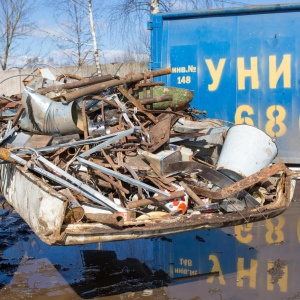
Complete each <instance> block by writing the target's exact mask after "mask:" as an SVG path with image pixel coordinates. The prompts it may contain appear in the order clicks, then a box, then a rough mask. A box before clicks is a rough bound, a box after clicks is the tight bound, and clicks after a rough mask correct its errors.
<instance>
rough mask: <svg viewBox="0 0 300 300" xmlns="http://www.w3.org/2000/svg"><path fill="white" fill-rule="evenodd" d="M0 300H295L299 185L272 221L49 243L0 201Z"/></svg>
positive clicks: (299, 267) (299, 289) (299, 272)
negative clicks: (88, 242) (98, 240)
mask: <svg viewBox="0 0 300 300" xmlns="http://www.w3.org/2000/svg"><path fill="white" fill-rule="evenodd" d="M0 205H1V207H0V219H1V220H0V236H1V243H0V299H64V300H66V299H98V298H102V299H107V300H108V299H140V298H147V299H193V300H196V299H212V300H214V299H217V300H220V299H230V300H237V299H280V300H282V299H290V300H292V299H300V285H299V277H300V262H299V257H300V256H299V253H300V251H299V250H300V188H299V183H298V186H297V189H296V193H295V196H294V199H293V202H292V203H291V205H290V207H289V208H288V209H287V211H286V212H285V213H284V214H282V215H280V216H278V217H277V218H275V219H271V220H267V221H263V222H259V223H255V224H248V225H247V226H236V227H230V228H224V229H214V230H202V231H192V232H188V233H185V234H177V235H170V236H165V237H162V238H155V239H142V240H135V241H124V242H115V243H103V244H91V245H82V246H68V247H61V246H47V245H46V244H44V243H43V242H41V241H40V240H39V238H38V237H37V236H36V235H35V234H34V233H32V231H31V230H30V228H29V227H28V226H27V225H26V223H24V222H23V220H22V219H21V218H20V217H19V215H18V214H17V213H15V212H14V211H13V210H12V208H11V207H9V206H8V205H7V203H6V202H5V200H4V199H1V200H0Z"/></svg>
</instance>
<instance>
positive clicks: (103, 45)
mask: <svg viewBox="0 0 300 300" xmlns="http://www.w3.org/2000/svg"><path fill="white" fill-rule="evenodd" d="M70 1H71V0H70ZM106 1H109V2H110V3H118V0H102V1H101V0H93V7H94V9H96V8H97V6H98V5H101V3H105V2H106ZM149 1H150V0H149ZM227 1H228V2H234V3H245V4H247V5H268V4H286V3H291V2H296V1H291V0H224V2H227ZM41 2H42V0H38V1H37V4H38V6H37V9H36V10H33V11H32V15H31V20H32V21H34V22H35V23H36V24H37V26H39V27H42V28H44V29H45V30H47V31H48V32H52V31H53V32H54V31H55V29H56V26H57V25H56V23H55V20H54V17H53V14H52V13H50V11H49V10H48V9H47V8H46V7H45V6H44V5H40V3H41ZM299 3H300V1H299ZM234 6H235V5H234ZM101 17H103V19H101ZM98 18H99V19H96V20H95V22H98V24H100V26H99V27H98V31H100V33H99V32H98V44H99V45H98V46H99V49H100V50H101V51H100V58H101V62H102V63H110V62H115V61H117V60H118V59H119V58H120V57H122V55H123V53H124V52H126V49H125V48H126V45H125V46H124V45H122V44H121V43H119V42H118V38H117V39H114V40H113V39H111V38H110V34H109V32H108V30H107V28H106V21H105V13H104V12H103V13H102V12H101V14H100V15H99V16H98ZM147 21H148V20H145V28H146V26H147ZM99 28H100V30H99ZM101 30H102V31H101ZM120 34H121V33H120ZM119 39H121V35H120V37H119ZM116 41H117V42H116ZM91 44H92V43H91ZM19 45H21V46H23V47H19V48H20V53H18V54H17V55H16V57H17V60H16V61H14V65H19V66H24V65H25V64H26V62H27V59H28V57H30V56H32V55H35V56H38V57H40V58H41V59H42V60H43V59H44V60H45V61H48V60H49V58H54V59H55V60H56V61H55V62H53V63H59V62H62V61H63V59H64V54H63V53H62V51H60V50H59V49H57V47H56V46H55V45H54V44H53V43H51V42H49V40H46V39H44V38H43V34H34V35H33V36H32V37H30V38H29V39H27V40H23V41H22V44H19ZM26 47H27V48H28V49H29V47H30V50H28V51H27V50H25V49H26ZM91 47H92V46H91ZM127 47H128V46H127ZM21 53H26V54H25V55H21ZM27 53H29V54H27Z"/></svg>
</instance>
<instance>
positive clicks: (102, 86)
mask: <svg viewBox="0 0 300 300" xmlns="http://www.w3.org/2000/svg"><path fill="white" fill-rule="evenodd" d="M171 72H172V71H171V69H170V68H167V69H161V70H157V71H153V72H149V73H145V74H146V76H147V77H150V76H161V75H167V74H171ZM143 78H144V74H135V75H132V76H127V77H126V78H120V79H113V80H109V81H106V82H105V83H98V84H94V85H91V86H88V87H85V88H82V89H79V90H77V91H74V92H70V93H68V94H66V95H63V96H61V100H62V101H63V102H65V103H69V102H71V101H74V100H75V99H78V98H80V97H83V96H86V95H88V94H94V93H100V92H102V91H105V90H107V89H110V88H113V87H117V86H119V85H122V84H130V83H133V82H137V81H140V80H142V79H143Z"/></svg>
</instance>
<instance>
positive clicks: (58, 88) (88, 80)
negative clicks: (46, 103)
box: [36, 74, 113, 95]
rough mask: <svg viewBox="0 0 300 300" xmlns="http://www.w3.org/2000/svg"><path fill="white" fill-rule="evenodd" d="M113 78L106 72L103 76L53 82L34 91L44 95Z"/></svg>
mask: <svg viewBox="0 0 300 300" xmlns="http://www.w3.org/2000/svg"><path fill="white" fill-rule="evenodd" d="M111 79H113V76H112V75H110V74H108V75H103V76H97V77H92V78H84V79H81V80H78V81H75V82H70V83H65V84H53V85H50V86H48V87H46V88H40V89H37V90H36V92H37V93H39V94H41V95H45V94H47V93H49V92H53V91H55V92H59V91H62V90H68V89H75V88H80V87H84V86H87V85H92V84H96V83H101V82H105V81H108V80H111Z"/></svg>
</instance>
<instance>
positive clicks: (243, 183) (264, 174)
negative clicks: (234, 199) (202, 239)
mask: <svg viewBox="0 0 300 300" xmlns="http://www.w3.org/2000/svg"><path fill="white" fill-rule="evenodd" d="M285 170H286V166H285V164H284V163H277V164H274V165H272V166H270V167H267V168H266V169H263V170H261V171H259V172H257V173H255V174H253V175H251V176H248V177H246V178H244V179H242V180H240V181H238V182H236V183H233V184H231V185H229V186H227V187H225V188H223V189H221V190H219V191H216V192H213V191H210V190H207V189H203V188H199V187H196V186H189V187H190V188H191V189H192V190H193V191H194V192H195V193H196V194H198V195H201V196H203V197H209V198H211V199H214V200H222V199H225V198H227V197H229V196H232V195H234V194H236V193H238V192H241V191H243V190H244V189H246V188H248V187H250V186H252V185H254V184H256V183H258V182H260V181H261V180H264V179H266V178H268V177H270V176H273V175H274V174H276V173H278V172H281V171H285Z"/></svg>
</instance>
